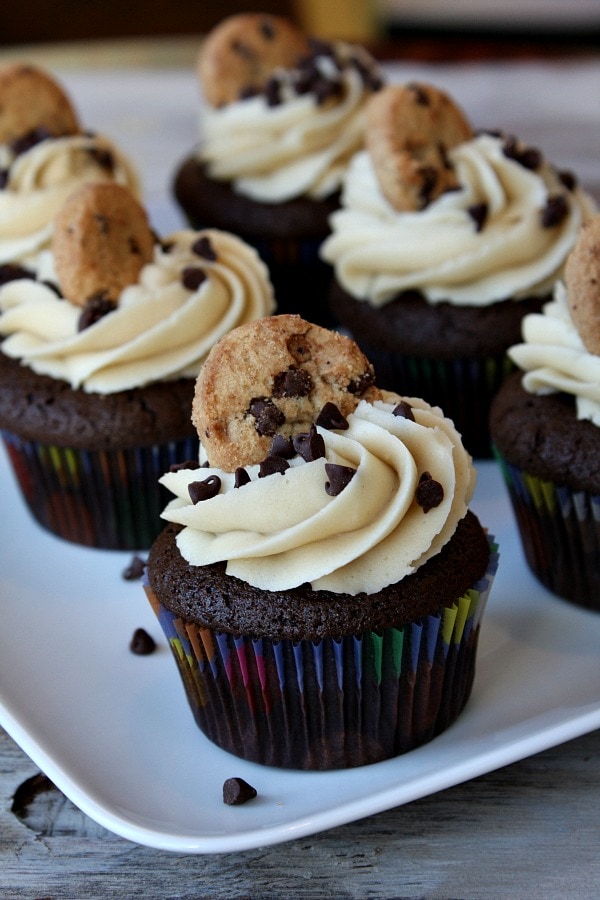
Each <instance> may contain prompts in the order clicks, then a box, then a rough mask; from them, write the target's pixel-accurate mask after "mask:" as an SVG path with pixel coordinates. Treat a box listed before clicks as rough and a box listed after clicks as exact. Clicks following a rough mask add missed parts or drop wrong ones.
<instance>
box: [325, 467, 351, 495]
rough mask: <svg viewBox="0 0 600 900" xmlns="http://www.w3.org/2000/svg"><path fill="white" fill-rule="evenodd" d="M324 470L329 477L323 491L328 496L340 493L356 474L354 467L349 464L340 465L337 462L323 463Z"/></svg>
mask: <svg viewBox="0 0 600 900" xmlns="http://www.w3.org/2000/svg"><path fill="white" fill-rule="evenodd" d="M325 472H326V474H327V477H328V479H329V481H326V482H325V493H326V494H329V496H330V497H337V495H338V494H341V493H342V491H343V490H344V488H345V487H347V486H348V485H349V484H350V482H351V481H352V479H353V478H354V476H355V475H356V469H353V468H352V467H351V466H340V465H337V463H325Z"/></svg>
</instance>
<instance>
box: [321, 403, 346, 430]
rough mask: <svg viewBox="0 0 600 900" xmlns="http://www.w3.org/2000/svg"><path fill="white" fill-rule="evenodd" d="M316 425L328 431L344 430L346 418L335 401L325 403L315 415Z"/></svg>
mask: <svg viewBox="0 0 600 900" xmlns="http://www.w3.org/2000/svg"><path fill="white" fill-rule="evenodd" d="M315 424H316V425H318V426H319V427H320V428H326V429H327V430H328V431H334V430H335V431H346V429H347V428H348V419H347V418H346V417H345V416H343V415H342V414H341V412H340V411H339V409H338V408H337V406H336V405H335V403H331V402H330V403H326V404H325V406H324V407H323V409H322V410H321V412H320V413H319V415H318V416H317V420H316V423H315Z"/></svg>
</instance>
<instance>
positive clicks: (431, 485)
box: [415, 472, 444, 513]
mask: <svg viewBox="0 0 600 900" xmlns="http://www.w3.org/2000/svg"><path fill="white" fill-rule="evenodd" d="M443 499H444V488H443V487H442V485H441V484H440V483H439V481H436V480H435V478H432V477H431V475H430V473H429V472H423V474H422V475H421V477H420V479H419V484H418V485H417V489H416V491H415V500H416V501H417V503H418V504H419V506H421V507H422V508H423V512H425V513H428V512H429V510H430V509H435V507H436V506H439V505H440V503H441V502H442V500H443Z"/></svg>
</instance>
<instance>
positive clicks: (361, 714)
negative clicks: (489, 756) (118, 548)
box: [145, 539, 498, 769]
mask: <svg viewBox="0 0 600 900" xmlns="http://www.w3.org/2000/svg"><path fill="white" fill-rule="evenodd" d="M490 545H491V550H492V553H491V557H490V565H489V567H488V571H487V573H486V575H485V577H484V578H483V579H481V581H480V582H478V583H477V584H476V585H475V586H474V587H473V588H472V589H471V590H469V591H468V592H467V593H466V594H465V595H464V596H463V597H461V598H459V599H458V600H457V601H456V603H454V604H452V606H449V607H447V608H444V609H442V610H440V611H439V613H438V614H437V615H432V616H427V617H426V618H424V619H422V620H419V621H417V622H414V623H411V624H408V625H406V626H404V627H403V628H388V629H385V630H384V631H383V632H381V633H376V632H373V631H368V632H366V633H364V634H361V635H360V636H347V637H341V638H340V639H333V638H326V639H322V640H319V641H311V640H300V641H296V642H294V641H291V640H281V641H273V640H270V639H265V638H259V639H254V638H251V637H248V636H235V635H232V634H228V633H224V632H219V631H214V630H212V629H210V628H206V627H202V626H200V625H198V624H195V623H193V622H190V621H186V620H183V619H182V618H180V617H178V616H176V615H174V614H173V613H171V612H170V611H169V610H167V609H166V607H165V606H164V605H163V604H161V603H160V601H159V600H158V599H157V598H156V596H155V595H154V593H153V591H152V590H151V588H150V587H149V585H148V584H147V583H146V585H145V588H146V593H147V596H148V599H149V601H150V603H151V605H152V607H153V609H154V612H155V613H156V615H157V618H158V620H159V622H160V624H161V627H162V629H163V631H164V633H165V636H166V638H167V640H168V642H169V645H170V647H171V650H172V652H173V656H174V659H175V662H176V664H177V667H178V669H179V673H180V675H181V679H182V682H183V685H184V688H185V692H186V695H187V698H188V701H189V704H190V707H191V710H192V712H193V715H194V718H195V720H196V723H197V724H198V726H199V727H200V729H201V730H202V731H203V732H204V734H205V735H206V736H207V737H208V738H209V739H210V740H211V741H213V742H214V743H215V744H217V745H218V746H219V747H221V748H222V749H224V750H227V751H229V752H230V753H233V754H235V755H236V756H239V757H242V758H244V759H247V760H251V761H253V762H258V763H262V764H265V765H271V766H278V767H283V768H294V769H336V768H348V767H353V766H361V765H366V764H368V763H374V762H378V761H380V760H383V759H388V758H390V757H393V756H397V755H399V754H401V753H406V752H407V751H409V750H412V749H414V748H415V747H418V746H421V745H422V744H424V743H426V742H427V741H430V740H431V739H432V738H434V737H435V736H436V735H438V734H440V733H441V732H442V731H444V730H445V729H446V728H448V727H449V726H450V725H451V724H452V722H454V720H455V719H456V718H457V716H458V715H459V713H460V712H461V710H462V709H463V707H464V706H465V703H466V702H467V700H468V698H469V695H470V693H471V688H472V685H473V679H474V674H475V657H476V651H477V642H478V638H479V633H480V625H481V618H482V615H483V612H484V609H485V605H486V602H487V598H488V595H489V591H490V588H491V585H492V582H493V578H494V574H495V571H496V567H497V561H498V553H497V547H496V545H495V544H494V543H493V541H492V540H491V539H490Z"/></svg>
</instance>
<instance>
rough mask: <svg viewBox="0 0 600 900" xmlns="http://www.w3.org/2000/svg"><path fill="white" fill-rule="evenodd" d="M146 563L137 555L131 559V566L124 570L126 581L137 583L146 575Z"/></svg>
mask: <svg viewBox="0 0 600 900" xmlns="http://www.w3.org/2000/svg"><path fill="white" fill-rule="evenodd" d="M145 565H146V563H145V562H144V560H143V559H142V557H141V556H138V555H137V554H136V555H135V556H132V557H131V560H130V562H129V565H128V566H127V568H126V569H123V572H122V575H123V578H124V579H125V581H137V580H138V579H139V578H141V577H142V575H143V574H144V567H145Z"/></svg>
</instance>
